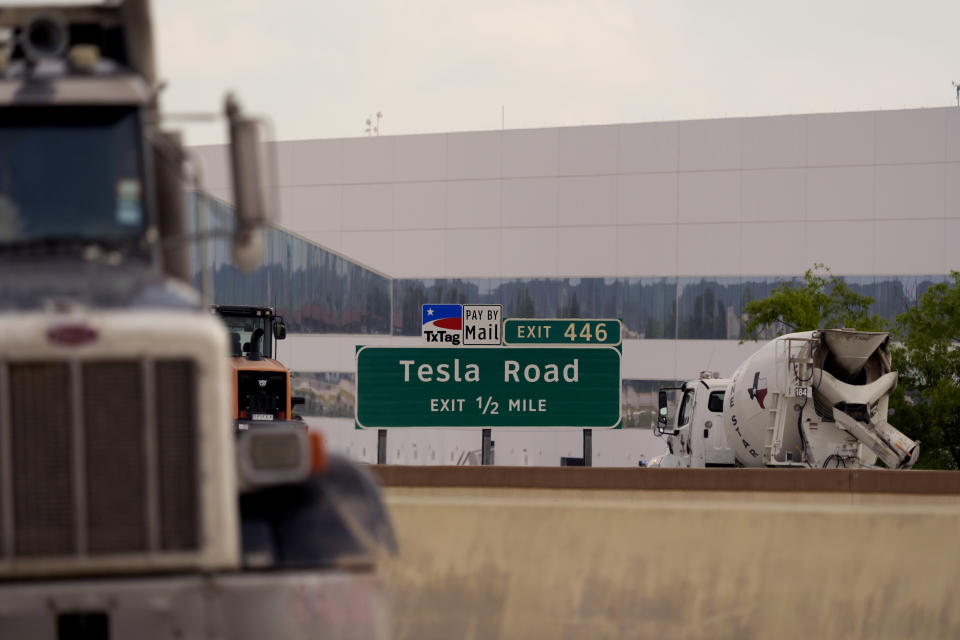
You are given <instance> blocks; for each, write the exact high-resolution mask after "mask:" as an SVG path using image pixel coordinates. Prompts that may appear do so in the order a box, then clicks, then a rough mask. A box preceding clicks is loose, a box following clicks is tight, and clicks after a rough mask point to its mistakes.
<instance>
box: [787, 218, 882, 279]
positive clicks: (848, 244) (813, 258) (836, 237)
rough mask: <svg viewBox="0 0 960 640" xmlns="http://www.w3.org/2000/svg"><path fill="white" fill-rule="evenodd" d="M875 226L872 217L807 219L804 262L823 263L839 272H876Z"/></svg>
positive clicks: (854, 273) (810, 263) (857, 273)
mask: <svg viewBox="0 0 960 640" xmlns="http://www.w3.org/2000/svg"><path fill="white" fill-rule="evenodd" d="M876 226H877V225H876V222H875V221H873V220H862V221H861V220H854V221H851V220H841V221H826V222H808V223H807V225H806V234H805V236H804V263H805V264H807V265H813V264H814V263H821V264H825V265H827V266H828V267H830V268H831V269H832V270H833V271H834V273H838V274H850V275H860V274H866V273H876V269H877V268H878V265H877V260H878V257H877V251H876ZM880 268H881V269H882V267H880ZM888 272H889V271H888Z"/></svg>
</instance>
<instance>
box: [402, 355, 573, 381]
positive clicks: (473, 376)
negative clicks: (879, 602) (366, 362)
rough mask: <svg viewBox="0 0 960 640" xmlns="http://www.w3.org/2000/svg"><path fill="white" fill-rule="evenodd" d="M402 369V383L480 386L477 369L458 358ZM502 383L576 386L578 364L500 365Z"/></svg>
mask: <svg viewBox="0 0 960 640" xmlns="http://www.w3.org/2000/svg"><path fill="white" fill-rule="evenodd" d="M398 364H399V365H400V367H402V369H403V381H404V382H410V381H411V380H418V381H420V382H450V381H453V382H480V366H479V365H477V364H474V363H470V362H467V363H461V362H460V358H454V359H453V362H442V363H440V364H437V365H432V364H426V363H422V364H419V365H418V364H417V361H416V360H400V361H398ZM503 381H504V382H558V383H559V382H579V381H580V360H579V359H578V358H573V359H571V360H570V361H568V362H557V363H552V362H551V363H547V364H526V365H525V364H523V363H521V362H520V361H518V360H504V361H503Z"/></svg>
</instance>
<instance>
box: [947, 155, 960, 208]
mask: <svg viewBox="0 0 960 640" xmlns="http://www.w3.org/2000/svg"><path fill="white" fill-rule="evenodd" d="M944 171H945V174H946V175H945V177H944V183H945V185H946V189H945V192H946V193H945V195H944V199H945V202H944V206H943V214H944V216H945V217H947V218H960V162H950V163H947V165H946V167H945V169H944Z"/></svg>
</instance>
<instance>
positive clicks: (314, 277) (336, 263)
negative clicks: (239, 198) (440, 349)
mask: <svg viewBox="0 0 960 640" xmlns="http://www.w3.org/2000/svg"><path fill="white" fill-rule="evenodd" d="M197 205H199V206H201V207H203V206H206V207H208V212H209V213H208V216H209V220H210V227H211V228H212V229H213V234H214V235H213V237H212V238H211V239H210V240H209V241H207V242H205V243H195V245H194V247H193V249H192V252H191V267H192V273H193V279H194V284H195V285H196V286H197V288H201V287H202V284H203V273H202V271H201V269H200V265H201V264H203V263H204V262H206V263H207V264H210V265H212V282H211V284H212V287H213V300H214V302H215V303H217V304H237V305H243V304H249V305H266V306H272V307H274V309H275V310H276V312H277V314H278V315H281V316H283V318H284V320H285V321H286V324H287V331H288V332H290V333H373V334H377V333H379V334H389V333H390V305H391V302H390V293H391V286H390V279H389V278H387V277H385V276H383V275H380V274H379V273H377V272H375V271H372V270H370V269H367V268H365V267H363V266H361V265H359V264H357V263H356V262H352V261H350V260H348V259H346V258H344V257H343V256H339V255H337V254H335V253H331V252H330V251H327V250H326V249H324V248H322V247H320V246H317V245H315V244H313V243H312V242H309V241H307V240H304V239H303V238H299V237H297V236H295V235H292V234H290V233H287V232H286V231H283V230H281V229H276V228H269V229H267V230H266V231H265V232H264V251H263V262H262V264H261V265H260V267H259V268H258V269H256V270H254V271H253V272H252V273H245V272H243V271H240V270H239V269H238V268H237V267H236V266H234V264H233V260H232V258H231V249H230V244H231V243H230V230H231V226H232V221H233V213H232V210H231V207H230V206H229V205H227V204H225V203H223V202H220V201H218V200H215V199H213V198H208V197H205V196H201V198H199V199H196V198H191V199H190V201H189V206H190V211H191V212H192V215H191V216H190V217H191V225H192V230H193V231H195V230H196V229H197V228H198V220H199V219H202V218H201V217H200V214H198V208H197Z"/></svg>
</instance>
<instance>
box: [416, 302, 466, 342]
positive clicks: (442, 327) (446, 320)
mask: <svg viewBox="0 0 960 640" xmlns="http://www.w3.org/2000/svg"><path fill="white" fill-rule="evenodd" d="M421 309H422V311H423V329H422V334H423V340H424V342H437V343H440V342H446V343H449V344H455V345H459V344H460V336H461V332H462V331H463V305H459V304H425V305H423V306H422V307H421Z"/></svg>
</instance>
